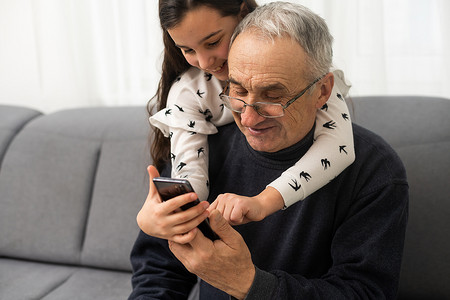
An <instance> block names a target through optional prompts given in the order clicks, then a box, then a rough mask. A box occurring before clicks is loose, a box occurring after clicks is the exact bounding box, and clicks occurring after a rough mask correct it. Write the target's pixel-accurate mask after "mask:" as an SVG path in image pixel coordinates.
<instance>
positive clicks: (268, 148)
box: [247, 136, 275, 152]
mask: <svg viewBox="0 0 450 300" xmlns="http://www.w3.org/2000/svg"><path fill="white" fill-rule="evenodd" d="M247 143H248V144H249V145H250V147H252V149H253V150H255V151H260V152H275V151H273V149H272V148H273V141H271V140H268V139H264V138H255V137H253V136H250V137H248V136H247Z"/></svg>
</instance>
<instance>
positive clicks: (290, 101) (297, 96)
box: [219, 74, 326, 119]
mask: <svg viewBox="0 0 450 300" xmlns="http://www.w3.org/2000/svg"><path fill="white" fill-rule="evenodd" d="M325 75H326V74H324V75H322V76H320V77H319V78H317V79H316V80H314V81H313V82H311V83H310V84H309V85H308V86H307V87H306V88H304V89H303V90H301V91H300V93H298V94H297V95H296V96H294V97H293V98H292V99H290V100H289V101H288V102H286V104H284V105H283V104H281V103H271V102H261V101H258V102H255V103H253V104H248V103H247V102H245V101H244V100H242V99H239V98H236V97H231V96H229V95H227V94H226V93H225V92H226V90H227V89H229V86H230V81H229V80H227V85H226V86H225V88H224V89H223V91H222V92H221V93H220V94H219V98H220V100H222V101H223V102H224V103H225V105H226V104H229V101H228V102H227V101H225V100H223V99H222V97H227V99H230V98H231V99H234V100H239V101H241V102H242V103H244V106H243V107H242V111H237V110H234V109H233V108H231V107H228V105H227V107H228V108H229V109H230V110H232V111H234V112H236V113H238V114H242V113H244V112H245V109H246V107H247V106H250V107H253V108H254V109H255V111H256V113H258V115H260V116H261V117H264V118H269V119H274V118H281V117H283V116H284V111H285V110H286V108H288V107H289V105H291V104H292V103H294V102H295V101H296V100H297V99H299V98H300V97H301V96H303V94H305V93H306V91H308V90H309V89H310V88H311V87H312V86H313V85H315V84H316V83H317V82H319V81H320V80H321V79H322V78H324V77H325ZM258 103H260V104H268V105H276V106H281V108H282V109H283V114H282V115H279V116H265V115H262V114H261V113H260V112H259V110H258V108H259V107H260V106H258ZM230 106H231V104H230Z"/></svg>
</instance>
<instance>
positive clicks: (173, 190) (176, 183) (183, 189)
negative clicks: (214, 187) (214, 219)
mask: <svg viewBox="0 0 450 300" xmlns="http://www.w3.org/2000/svg"><path fill="white" fill-rule="evenodd" d="M153 183H154V184H155V186H156V189H157V190H158V193H159V195H160V196H161V199H162V200H163V201H167V200H169V199H172V198H174V197H176V196H179V195H183V194H186V193H190V192H194V189H193V188H192V186H191V184H190V183H189V181H188V180H187V179H181V178H169V177H155V178H153ZM198 203H200V201H199V200H198V199H196V200H194V201H192V202H189V203H187V204H185V205H183V206H181V209H182V210H187V209H189V208H191V207H193V206H195V205H197V204H198ZM197 227H198V228H199V229H200V230H201V232H202V233H203V235H204V236H206V237H207V238H209V239H210V240H213V241H214V240H217V239H219V236H218V235H217V234H216V233H215V232H214V231H213V230H212V229H211V226H210V225H209V220H208V219H205V220H204V221H203V222H202V223H200V224H199V225H198V226H197Z"/></svg>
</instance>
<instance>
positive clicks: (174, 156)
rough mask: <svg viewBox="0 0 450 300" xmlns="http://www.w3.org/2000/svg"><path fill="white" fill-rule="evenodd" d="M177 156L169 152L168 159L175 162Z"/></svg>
mask: <svg viewBox="0 0 450 300" xmlns="http://www.w3.org/2000/svg"><path fill="white" fill-rule="evenodd" d="M176 157H177V156H176V155H175V154H173V153H172V152H170V159H171V160H175V158H176Z"/></svg>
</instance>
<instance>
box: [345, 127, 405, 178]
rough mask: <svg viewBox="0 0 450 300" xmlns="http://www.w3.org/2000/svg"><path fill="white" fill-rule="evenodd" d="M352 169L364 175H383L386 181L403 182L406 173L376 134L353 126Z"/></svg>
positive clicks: (387, 144) (393, 153)
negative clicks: (362, 172) (353, 154)
mask: <svg viewBox="0 0 450 300" xmlns="http://www.w3.org/2000/svg"><path fill="white" fill-rule="evenodd" d="M353 136H354V144H355V154H356V159H355V162H354V167H356V168H360V169H361V170H364V172H366V173H378V174H384V176H383V178H384V179H385V180H386V181H392V180H394V181H404V182H405V183H406V171H405V168H404V166H403V163H402V161H401V159H400V157H399V156H398V154H397V152H396V151H395V150H394V149H393V148H392V146H391V145H389V143H388V142H386V141H385V140H384V139H383V138H382V137H381V136H379V135H378V134H376V133H374V132H372V131H370V130H369V129H366V128H364V127H361V126H359V125H357V124H353Z"/></svg>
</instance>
